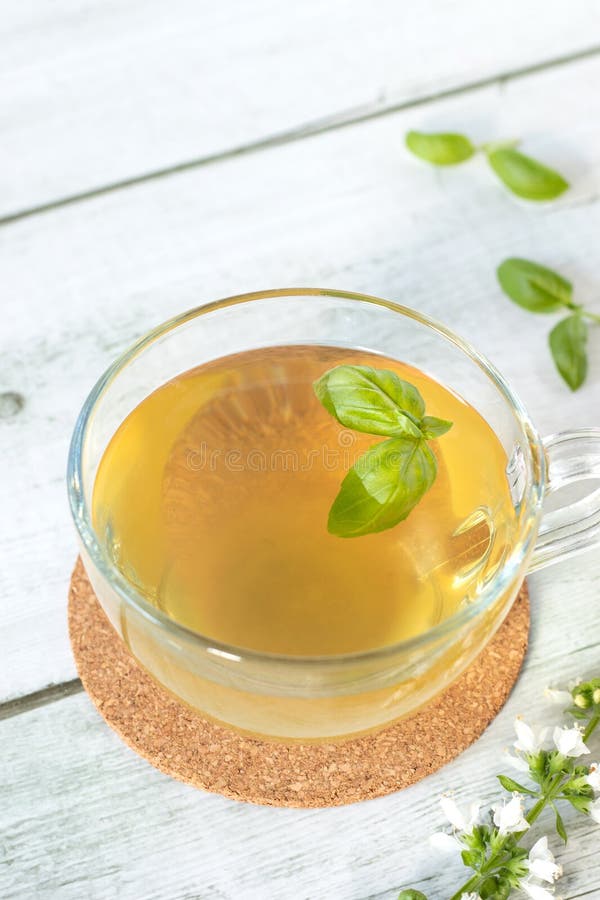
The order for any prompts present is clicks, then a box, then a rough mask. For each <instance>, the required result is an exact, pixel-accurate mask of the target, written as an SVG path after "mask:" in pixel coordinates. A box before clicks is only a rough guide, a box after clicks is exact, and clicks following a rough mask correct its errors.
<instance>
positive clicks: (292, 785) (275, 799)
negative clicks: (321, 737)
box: [69, 560, 529, 807]
mask: <svg viewBox="0 0 600 900" xmlns="http://www.w3.org/2000/svg"><path fill="white" fill-rule="evenodd" d="M69 631H70V637H71V644H72V647H73V653H74V655H75V661H76V663H77V669H78V671H79V675H80V677H81V680H82V682H83V686H84V688H85V689H86V691H87V692H88V694H89V695H90V697H91V699H92V700H93V702H94V703H95V705H96V707H97V708H98V710H99V712H100V714H101V715H102V716H103V717H104V719H105V720H106V722H107V723H108V724H109V725H110V726H111V728H113V729H114V730H115V731H116V732H117V734H118V735H119V736H120V737H121V738H122V739H123V740H124V741H125V743H126V744H128V745H129V746H130V747H131V748H132V749H133V750H135V751H136V753H139V755H140V756H142V757H143V758H144V759H146V760H148V762H150V763H151V764H152V765H153V766H155V767H156V768H157V769H160V771H161V772H165V773H166V774H167V775H171V776H172V777H173V778H176V779H178V780H179V781H183V782H186V783H187V784H191V785H194V787H199V788H202V789H203V790H205V791H214V792H216V793H219V794H223V795H224V796H226V797H231V798H233V799H235V800H246V801H249V802H252V803H261V804H264V805H266V806H294V807H322V806H342V805H343V804H346V803H355V802H357V801H359V800H366V799H369V798H373V797H380V796H382V795H383V794H389V793H391V792H392V791H397V790H400V789H401V788H404V787H407V786H408V785H410V784H414V783H415V782H416V781H419V780H420V779H421V778H424V777H425V776H426V775H431V774H432V773H433V772H436V771H437V770H438V769H439V768H441V767H442V766H444V765H445V764H446V763H448V762H450V760H452V759H454V758H455V757H456V756H458V755H459V754H460V753H462V751H463V750H465V749H466V748H467V747H469V746H470V745H471V744H472V743H473V742H474V741H475V740H477V738H478V737H479V736H480V735H481V733H482V732H483V731H484V730H485V728H486V727H487V726H488V725H489V723H490V722H491V721H492V719H493V718H494V716H496V715H497V714H498V712H499V711H500V709H501V708H502V706H503V705H504V703H505V702H506V699H507V697H508V695H509V693H510V691H511V688H512V686H513V684H514V683H515V681H516V679H517V676H518V674H519V670H520V668H521V664H522V662H523V658H524V656H525V651H526V649H527V636H528V631H529V600H528V594H527V587H526V585H525V584H523V586H522V588H521V591H520V593H519V596H518V598H517V600H516V601H515V603H514V606H513V608H512V610H511V612H510V613H509V615H508V616H507V618H506V620H505V622H504V623H503V625H502V626H501V627H500V629H499V630H498V632H497V634H496V636H495V637H494V638H493V640H492V641H491V642H490V643H489V644H488V646H487V647H486V649H485V650H484V651H483V652H482V653H481V654H480V656H479V657H478V658H477V659H476V660H475V662H474V663H473V664H472V665H471V666H470V668H469V669H467V671H466V672H465V673H464V674H463V675H462V676H461V677H460V678H459V679H458V680H457V681H455V682H454V684H453V685H452V686H451V687H450V688H448V690H446V691H445V693H444V694H442V695H441V696H440V697H438V698H436V699H435V700H434V701H432V702H431V703H430V704H429V705H428V706H427V707H426V709H424V710H422V711H420V712H418V713H416V714H415V715H413V716H411V717H410V718H406V719H402V720H401V721H399V722H396V723H395V724H393V725H390V726H388V727H387V728H385V729H384V730H383V731H379V732H377V733H375V734H368V735H364V736H361V737H358V738H353V739H351V740H346V741H344V742H342V743H338V744H335V743H328V744H291V745H288V744H281V743H276V742H273V741H261V740H258V739H255V738H251V737H246V736H243V735H240V734H237V733H236V732H234V731H232V730H230V729H228V728H226V727H225V726H223V725H219V724H217V723H216V722H214V721H209V720H207V719H204V718H202V717H201V715H200V714H197V713H195V712H194V711H193V710H191V709H190V708H189V707H188V706H186V705H185V704H183V703H179V702H178V701H177V700H176V699H175V698H174V697H173V695H172V694H170V693H169V692H168V691H166V690H165V689H164V688H162V687H161V686H160V685H159V684H158V683H157V682H155V681H154V679H153V678H151V677H150V676H149V675H148V674H147V673H146V672H144V671H143V670H142V669H141V668H140V667H139V666H138V664H137V663H136V661H135V660H134V658H133V656H132V655H131V654H130V653H129V651H128V649H127V648H126V646H125V644H124V643H123V642H122V641H121V639H120V638H119V637H118V636H117V634H116V632H115V631H114V630H113V628H112V626H111V625H110V623H109V621H108V619H107V618H106V616H105V615H104V612H103V611H102V609H101V607H100V604H99V603H98V600H97V599H96V596H95V594H94V592H93V589H92V587H91V585H90V583H89V581H88V579H87V576H86V573H85V570H84V568H83V565H82V563H81V560H78V561H77V565H76V566H75V570H74V572H73V575H72V577H71V586H70V591H69ZM491 675H492V676H493V677H490V676H491Z"/></svg>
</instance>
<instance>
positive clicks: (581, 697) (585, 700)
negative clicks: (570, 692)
mask: <svg viewBox="0 0 600 900" xmlns="http://www.w3.org/2000/svg"><path fill="white" fill-rule="evenodd" d="M573 703H574V704H575V706H578V707H579V709H587V708H588V707H589V706H591V705H592V701H591V700H590V698H589V697H588V696H587V694H584V693H579V694H575V696H574V697H573Z"/></svg>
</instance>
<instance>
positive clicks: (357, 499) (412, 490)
mask: <svg viewBox="0 0 600 900" xmlns="http://www.w3.org/2000/svg"><path fill="white" fill-rule="evenodd" d="M436 474H437V462H436V459H435V456H434V455H433V453H432V452H431V450H430V449H429V447H428V445H427V444H426V443H425V441H424V440H414V439H413V438H411V437H408V436H403V437H397V438H390V439H389V440H387V441H382V443H380V444H376V445H375V446H374V447H371V448H370V449H369V450H367V452H366V453H364V454H363V455H362V456H361V457H360V459H359V460H358V461H357V462H356V463H355V465H354V466H353V467H352V468H351V469H350V471H349V472H348V474H347V475H346V477H345V478H344V480H343V482H342V486H341V488H340V492H339V494H338V495H337V497H336V498H335V500H334V502H333V505H332V507H331V509H330V511H329V520H328V523H327V528H328V530H329V532H330V533H331V534H335V535H337V536H338V537H358V536H359V535H363V534H372V533H374V532H376V531H383V530H384V529H386V528H392V527H393V526H394V525H397V524H398V522H401V521H402V520H403V519H405V518H406V517H407V516H408V515H409V513H410V512H411V510H412V509H413V508H414V507H415V506H416V505H417V503H418V502H419V500H420V499H421V497H423V495H424V494H425V493H426V492H427V491H428V490H429V488H430V487H431V485H432V484H433V482H434V481H435V476H436Z"/></svg>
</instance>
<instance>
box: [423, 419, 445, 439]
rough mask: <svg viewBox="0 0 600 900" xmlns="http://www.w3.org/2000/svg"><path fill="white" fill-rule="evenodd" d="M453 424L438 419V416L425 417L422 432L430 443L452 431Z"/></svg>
mask: <svg viewBox="0 0 600 900" xmlns="http://www.w3.org/2000/svg"><path fill="white" fill-rule="evenodd" d="M452 424H453V423H452V422H449V421H448V420H447V419H438V418H437V416H424V417H423V419H421V431H422V432H423V437H424V438H426V439H427V440H428V441H430V440H433V439H434V438H438V437H441V436H442V435H443V434H446V432H447V431H450V429H451V428H452Z"/></svg>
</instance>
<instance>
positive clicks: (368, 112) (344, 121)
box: [0, 45, 600, 226]
mask: <svg viewBox="0 0 600 900" xmlns="http://www.w3.org/2000/svg"><path fill="white" fill-rule="evenodd" d="M598 54H600V45H594V46H592V47H588V48H586V49H584V50H577V51H574V52H573V53H568V54H565V55H563V56H557V57H552V58H550V59H546V60H541V61H540V62H537V63H532V64H530V65H527V66H521V67H518V68H516V69H512V70H508V71H506V72H500V73H496V74H494V75H488V76H486V77H485V78H480V79H477V80H475V81H471V82H467V83H465V84H461V85H455V86H454V87H449V88H446V89H443V90H440V91H434V92H432V93H430V94H423V95H421V96H420V97H414V98H412V99H410V100H402V101H400V102H398V103H392V104H389V105H387V106H386V105H382V106H378V105H372V104H367V105H366V106H361V107H355V108H354V109H348V110H346V111H345V112H339V113H336V114H334V115H332V116H327V117H325V118H323V119H316V120H315V121H314V122H308V123H306V124H305V125H301V126H299V127H297V128H292V129H290V130H289V131H282V132H280V133H279V134H273V135H270V136H268V137H265V138H260V139H259V140H256V141H250V142H249V143H247V144H241V145H239V146H237V147H231V148H230V149H228V150H220V151H218V152H216V153H210V154H207V155H206V156H200V157H197V158H195V159H189V160H184V161H183V162H180V163H175V164H174V165H171V166H164V167H161V168H158V169H153V170H151V171H150V172H145V173H143V174H141V175H134V176H132V177H130V178H123V179H122V180H120V181H115V182H112V183H111V184H106V185H100V186H99V187H95V188H90V189H89V190H87V191H81V192H79V193H76V194H70V195H68V196H66V197H62V198H59V199H57V200H51V201H49V202H48V203H41V204H39V205H38V206H30V207H27V208H25V209H21V210H17V211H16V212H13V213H9V214H8V215H5V216H0V226H3V225H10V224H13V223H15V222H19V221H21V220H22V219H28V218H31V217H32V216H38V215H42V214H43V213H47V212H52V211H54V210H56V209H62V208H63V207H66V206H73V205H75V204H77V203H82V202H85V201H87V200H94V199H96V198H97V197H102V196H104V195H105V194H111V193H114V192H117V191H122V190H126V189H128V188H131V187H137V186H138V185H141V184H147V183H148V182H152V181H158V180H159V179H161V178H167V177H170V176H172V175H180V174H182V173H183V172H189V171H190V170H193V169H199V168H203V167H204V166H209V165H212V164H214V163H220V162H226V161H228V160H230V159H235V158H237V157H240V156H247V155H250V154H253V153H258V152H260V151H262V150H268V149H271V148H274V147H281V146H284V145H286V144H292V143H295V142H297V141H301V140H305V139H306V138H311V137H317V136H318V135H321V134H325V133H328V132H331V131H339V130H340V129H342V128H349V127H351V126H353V125H360V124H362V123H364V122H370V121H373V120H374V119H381V118H384V117H385V116H389V115H393V114H394V113H397V112H403V111H404V110H408V109H415V108H417V107H420V106H426V105H427V104H428V103H434V102H436V101H438V100H446V99H449V98H452V97H459V96H461V95H463V94H468V93H470V92H471V91H477V90H481V89H482V88H486V87H491V86H492V85H495V84H498V85H501V84H504V83H507V82H509V81H516V80H518V79H521V78H527V77H529V76H531V75H537V74H539V73H540V72H545V71H548V70H550V69H555V68H558V67H560V66H566V65H569V64H570V63H575V62H581V61H583V60H587V59H591V58H593V57H595V56H597V55H598Z"/></svg>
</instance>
